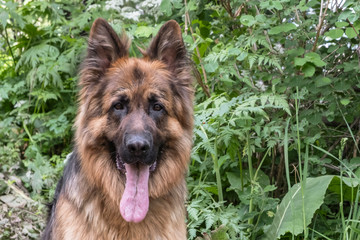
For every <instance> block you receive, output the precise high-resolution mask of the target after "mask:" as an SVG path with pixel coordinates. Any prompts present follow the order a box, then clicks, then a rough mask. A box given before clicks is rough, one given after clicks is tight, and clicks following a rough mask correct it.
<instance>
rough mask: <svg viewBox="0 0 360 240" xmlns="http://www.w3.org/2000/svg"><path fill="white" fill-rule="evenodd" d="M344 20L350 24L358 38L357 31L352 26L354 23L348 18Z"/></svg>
mask: <svg viewBox="0 0 360 240" xmlns="http://www.w3.org/2000/svg"><path fill="white" fill-rule="evenodd" d="M346 21H347V22H348V23H349V24H350V26H351V27H352V29H354V32H355V33H356V36H357V37H358V38H359V39H360V36H359V33H358V32H357V31H356V29H355V28H354V25H353V24H352V23H351V22H350V20H349V19H348V18H347V19H346Z"/></svg>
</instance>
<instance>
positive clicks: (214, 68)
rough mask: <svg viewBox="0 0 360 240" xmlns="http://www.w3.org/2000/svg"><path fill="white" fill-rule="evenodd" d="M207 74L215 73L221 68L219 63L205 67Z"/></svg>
mask: <svg viewBox="0 0 360 240" xmlns="http://www.w3.org/2000/svg"><path fill="white" fill-rule="evenodd" d="M204 67H205V70H206V72H209V73H213V72H215V71H216V69H217V68H218V67H219V64H218V63H217V62H211V63H207V64H205V65H204Z"/></svg>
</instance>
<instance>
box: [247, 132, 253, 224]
mask: <svg viewBox="0 0 360 240" xmlns="http://www.w3.org/2000/svg"><path fill="white" fill-rule="evenodd" d="M246 146H247V156H248V164H249V177H250V184H251V191H250V202H249V213H251V212H252V211H253V207H254V205H253V193H254V185H253V180H254V178H253V169H252V168H253V165H252V158H251V146H250V133H249V131H246ZM253 221H254V218H249V220H248V223H249V224H251V225H252V224H253Z"/></svg>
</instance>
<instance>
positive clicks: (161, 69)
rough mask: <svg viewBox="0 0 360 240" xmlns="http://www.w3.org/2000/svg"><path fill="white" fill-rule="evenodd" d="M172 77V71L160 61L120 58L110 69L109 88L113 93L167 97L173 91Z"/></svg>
mask: <svg viewBox="0 0 360 240" xmlns="http://www.w3.org/2000/svg"><path fill="white" fill-rule="evenodd" d="M170 78H171V75H170V72H169V71H168V70H167V69H166V67H165V64H163V63H161V62H160V61H148V60H145V59H137V58H128V59H120V60H118V61H117V62H115V63H114V64H113V66H112V67H111V68H110V69H109V71H108V88H109V89H110V90H111V92H112V95H119V94H126V95H131V96H135V95H141V96H143V97H145V98H149V97H160V98H166V97H167V95H169V94H170V92H171V89H170V85H171V84H169V81H171V79H170Z"/></svg>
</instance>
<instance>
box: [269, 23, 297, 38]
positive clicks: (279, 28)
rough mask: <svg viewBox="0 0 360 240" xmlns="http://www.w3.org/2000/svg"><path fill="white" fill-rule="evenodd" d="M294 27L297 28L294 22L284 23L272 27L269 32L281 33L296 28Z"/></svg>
mask: <svg viewBox="0 0 360 240" xmlns="http://www.w3.org/2000/svg"><path fill="white" fill-rule="evenodd" d="M294 29H296V26H295V24H293V23H284V24H281V25H279V26H276V27H273V28H271V29H270V31H269V34H270V35H274V34H279V33H282V32H289V31H291V30H294Z"/></svg>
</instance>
